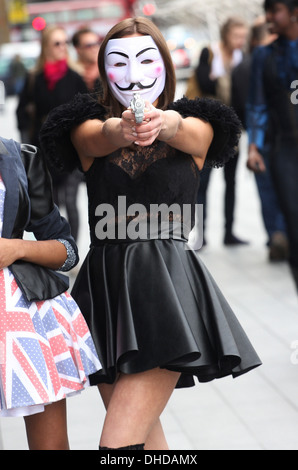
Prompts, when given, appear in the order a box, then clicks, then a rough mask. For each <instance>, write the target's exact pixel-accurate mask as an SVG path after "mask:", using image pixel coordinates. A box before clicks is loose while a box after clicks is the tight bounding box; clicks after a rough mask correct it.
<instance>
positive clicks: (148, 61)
mask: <svg viewBox="0 0 298 470" xmlns="http://www.w3.org/2000/svg"><path fill="white" fill-rule="evenodd" d="M152 62H153V60H152V59H144V60H142V62H141V63H142V64H145V65H146V64H152Z"/></svg>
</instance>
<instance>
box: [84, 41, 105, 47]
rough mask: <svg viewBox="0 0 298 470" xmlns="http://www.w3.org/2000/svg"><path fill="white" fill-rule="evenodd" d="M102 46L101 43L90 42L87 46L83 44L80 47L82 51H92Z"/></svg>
mask: <svg viewBox="0 0 298 470" xmlns="http://www.w3.org/2000/svg"><path fill="white" fill-rule="evenodd" d="M98 46H100V42H98V41H97V42H89V43H87V44H82V45H81V46H80V47H81V48H82V49H92V47H98Z"/></svg>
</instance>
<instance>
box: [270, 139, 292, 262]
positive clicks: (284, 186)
mask: <svg viewBox="0 0 298 470" xmlns="http://www.w3.org/2000/svg"><path fill="white" fill-rule="evenodd" d="M271 170H272V175H273V181H274V184H275V188H276V192H277V195H278V198H279V202H280V206H281V209H282V211H283V214H284V216H285V221H286V226H287V233H288V238H289V247H290V259H289V261H290V265H291V267H292V268H293V269H295V270H297V269H298V142H297V141H296V139H295V138H283V139H282V138H281V139H280V140H279V142H278V145H276V147H275V151H274V154H273V156H272V158H271Z"/></svg>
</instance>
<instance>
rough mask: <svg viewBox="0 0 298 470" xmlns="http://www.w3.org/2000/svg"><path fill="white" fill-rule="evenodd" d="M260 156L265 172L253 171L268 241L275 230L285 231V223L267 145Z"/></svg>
mask: <svg viewBox="0 0 298 470" xmlns="http://www.w3.org/2000/svg"><path fill="white" fill-rule="evenodd" d="M262 156H263V159H264V163H265V165H266V168H267V171H266V172H265V173H255V178H256V183H257V188H258V192H259V196H260V200H261V208H262V217H263V222H264V225H265V229H266V232H267V234H268V238H269V243H270V240H271V238H272V235H273V234H274V233H275V232H283V233H286V223H285V218H284V215H283V213H282V211H281V208H280V204H279V200H278V197H277V193H276V189H275V185H274V183H273V179H272V174H271V164H270V149H269V148H268V147H266V148H265V149H264V150H263V152H262Z"/></svg>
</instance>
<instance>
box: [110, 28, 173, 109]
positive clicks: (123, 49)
mask: <svg viewBox="0 0 298 470" xmlns="http://www.w3.org/2000/svg"><path fill="white" fill-rule="evenodd" d="M105 71H106V75H107V80H108V84H109V87H110V89H111V91H112V93H113V95H114V96H115V98H116V99H117V100H118V101H119V102H120V103H121V104H122V105H123V106H125V107H126V108H128V107H129V105H130V101H131V100H132V98H133V93H135V92H138V93H139V94H140V95H141V96H142V98H143V99H144V100H147V101H149V102H150V103H154V101H155V100H156V99H157V98H158V97H159V96H160V94H161V93H162V92H163V89H164V86H165V80H166V71H165V65H164V61H163V59H162V57H161V54H160V52H159V50H158V47H157V46H156V44H155V42H154V41H153V39H152V37H151V36H137V37H133V38H131V37H130V38H120V39H110V40H109V41H108V43H107V45H106V50H105Z"/></svg>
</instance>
